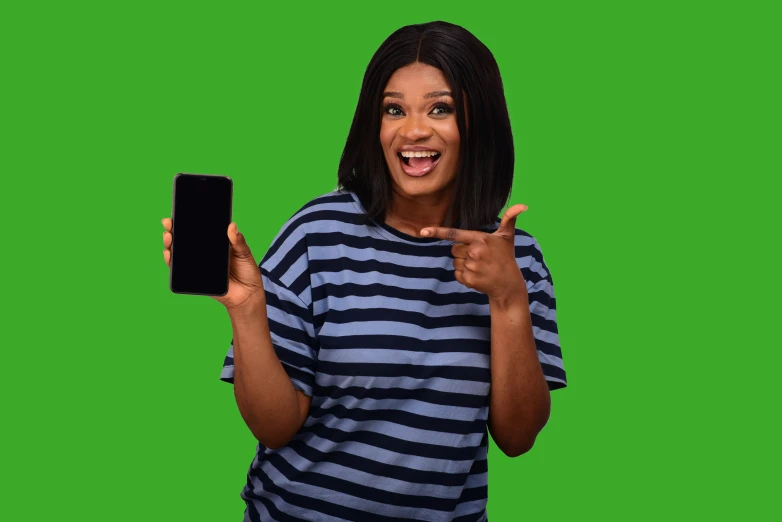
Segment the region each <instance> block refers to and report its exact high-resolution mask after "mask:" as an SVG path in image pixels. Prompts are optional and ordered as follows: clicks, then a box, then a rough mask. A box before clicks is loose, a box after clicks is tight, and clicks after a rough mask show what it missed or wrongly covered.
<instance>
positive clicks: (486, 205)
mask: <svg viewBox="0 0 782 522" xmlns="http://www.w3.org/2000/svg"><path fill="white" fill-rule="evenodd" d="M416 62H420V63H424V64H427V65H431V66H433V67H436V68H438V69H440V70H441V71H442V72H443V74H444V75H445V77H446V79H447V80H448V83H449V84H450V86H451V91H452V94H453V98H454V101H455V110H456V121H457V125H458V128H459V136H460V150H459V167H458V171H457V174H456V179H455V185H454V192H453V200H452V202H451V211H452V213H453V214H452V218H455V219H454V221H455V222H456V223H458V224H459V227H460V228H464V229H472V230H478V229H481V228H483V227H486V226H488V225H490V224H492V223H494V222H495V219H496V218H497V216H498V214H499V212H500V211H501V210H502V208H503V207H504V206H505V204H506V203H507V202H508V198H509V197H510V191H511V186H512V184H513V164H514V151H513V135H512V133H511V126H510V118H509V116H508V108H507V105H506V103H505V93H504V90H503V86H502V79H501V77H500V70H499V67H498V66H497V62H496V61H495V59H494V56H493V55H492V53H491V51H489V49H488V48H487V47H486V46H485V45H484V44H483V43H482V42H481V41H480V40H478V39H477V38H476V37H475V36H473V34H472V33H470V32H469V31H467V30H466V29H464V28H462V27H460V26H458V25H454V24H451V23H448V22H441V21H437V22H429V23H425V24H416V25H408V26H406V27H402V28H401V29H398V30H397V31H395V32H394V33H393V34H391V36H389V37H388V38H387V39H386V40H385V41H384V42H383V43H382V45H381V46H380V48H379V49H378V50H377V51H376V52H375V54H374V55H373V56H372V59H371V60H370V62H369V65H368V66H367V70H366V72H365V73H364V80H363V83H362V85H361V93H360V94H359V99H358V106H357V107H356V113H355V115H354V116H353V123H352V125H351V127H350V132H349V133H348V138H347V141H346V143H345V149H344V151H343V153H342V158H341V159H340V163H339V170H338V179H339V188H340V189H343V190H350V191H353V192H355V193H356V195H357V196H358V198H359V199H360V200H361V202H362V204H363V205H364V208H365V209H366V211H367V214H368V217H370V218H371V219H375V220H380V221H384V220H385V215H386V208H387V205H388V203H389V201H390V198H391V186H390V177H389V174H388V166H387V164H386V160H385V156H384V154H383V149H382V146H381V144H380V122H381V118H382V106H381V103H382V101H383V90H384V88H385V86H386V85H387V83H388V80H389V78H390V77H391V75H392V74H394V72H395V71H396V70H397V69H400V68H402V67H405V66H407V65H410V64H413V63H416ZM464 108H466V113H467V114H465V110H464ZM449 214H450V213H449Z"/></svg>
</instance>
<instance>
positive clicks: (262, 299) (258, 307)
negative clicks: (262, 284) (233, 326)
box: [225, 292, 266, 322]
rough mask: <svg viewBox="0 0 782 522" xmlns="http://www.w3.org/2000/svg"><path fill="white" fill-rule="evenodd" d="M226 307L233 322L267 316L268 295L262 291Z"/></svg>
mask: <svg viewBox="0 0 782 522" xmlns="http://www.w3.org/2000/svg"><path fill="white" fill-rule="evenodd" d="M225 309H226V311H227V312H228V315H229V316H230V318H231V321H233V322H236V321H242V320H245V319H257V318H258V317H265V316H266V296H265V295H263V293H262V292H260V295H259V296H253V297H251V298H250V299H247V300H246V301H245V302H243V303H241V304H238V305H233V306H226V307H225Z"/></svg>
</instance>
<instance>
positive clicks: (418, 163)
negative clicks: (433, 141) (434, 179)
mask: <svg viewBox="0 0 782 522" xmlns="http://www.w3.org/2000/svg"><path fill="white" fill-rule="evenodd" d="M433 161H434V157H432V156H429V157H428V158H410V159H409V160H408V161H407V163H408V165H410V166H411V167H413V168H416V169H419V168H423V167H427V166H429V165H431V164H432V162H433Z"/></svg>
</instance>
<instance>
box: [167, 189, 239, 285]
mask: <svg viewBox="0 0 782 522" xmlns="http://www.w3.org/2000/svg"><path fill="white" fill-rule="evenodd" d="M232 207H233V180H231V178H229V177H228V176H216V175H206V174H177V175H176V176H174V202H173V207H172V208H173V211H172V213H171V220H172V227H171V235H172V236H173V237H172V239H173V241H172V243H171V278H170V281H169V286H170V288H171V291H172V292H174V293H176V294H194V295H212V296H221V295H225V294H226V293H227V292H228V270H229V265H228V261H229V259H230V248H231V243H230V241H228V226H229V225H230V224H231V213H232Z"/></svg>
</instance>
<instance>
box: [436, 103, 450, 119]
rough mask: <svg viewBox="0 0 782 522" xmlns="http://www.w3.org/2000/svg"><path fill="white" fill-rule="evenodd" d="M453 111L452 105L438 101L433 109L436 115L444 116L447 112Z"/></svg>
mask: <svg viewBox="0 0 782 522" xmlns="http://www.w3.org/2000/svg"><path fill="white" fill-rule="evenodd" d="M452 112H453V107H451V106H450V105H448V104H447V103H438V104H437V105H435V106H434V108H433V109H432V114H434V115H435V116H444V115H446V114H451V113H452Z"/></svg>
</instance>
